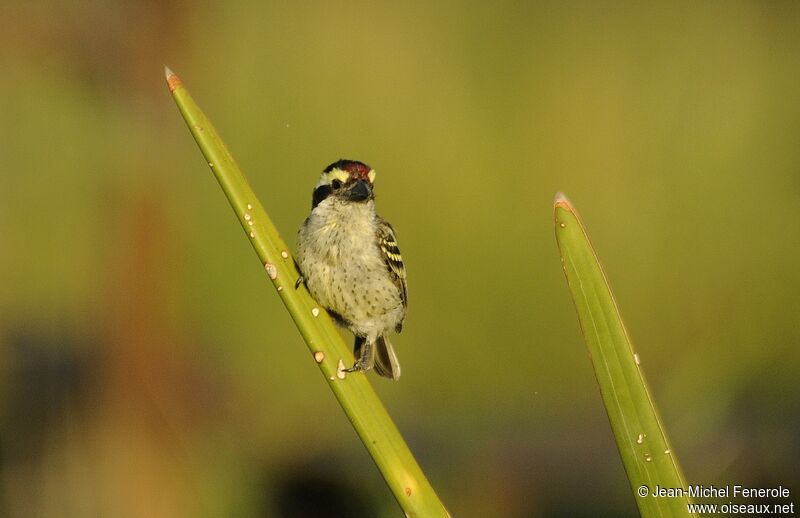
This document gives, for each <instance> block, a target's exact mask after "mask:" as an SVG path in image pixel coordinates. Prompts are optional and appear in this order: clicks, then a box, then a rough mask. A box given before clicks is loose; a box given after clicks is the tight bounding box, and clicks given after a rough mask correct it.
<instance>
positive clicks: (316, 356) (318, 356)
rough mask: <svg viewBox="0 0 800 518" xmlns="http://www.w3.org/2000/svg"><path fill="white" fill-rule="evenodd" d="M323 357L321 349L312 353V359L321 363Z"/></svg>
mask: <svg viewBox="0 0 800 518" xmlns="http://www.w3.org/2000/svg"><path fill="white" fill-rule="evenodd" d="M324 359H325V353H324V352H322V351H317V352H315V353H314V361H315V362H317V363H322V360H324Z"/></svg>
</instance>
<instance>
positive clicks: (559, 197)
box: [553, 191, 572, 211]
mask: <svg viewBox="0 0 800 518" xmlns="http://www.w3.org/2000/svg"><path fill="white" fill-rule="evenodd" d="M553 206H554V207H555V208H558V207H561V208H562V209H566V210H569V211H572V203H570V201H569V198H567V196H566V195H565V194H564V193H563V192H560V191H559V192H557V193H556V195H555V197H554V198H553Z"/></svg>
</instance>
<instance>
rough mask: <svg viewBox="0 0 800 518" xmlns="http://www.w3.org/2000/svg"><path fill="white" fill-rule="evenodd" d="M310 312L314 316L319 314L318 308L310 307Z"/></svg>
mask: <svg viewBox="0 0 800 518" xmlns="http://www.w3.org/2000/svg"><path fill="white" fill-rule="evenodd" d="M311 314H312V315H314V316H315V317H318V316H319V308H312V309H311Z"/></svg>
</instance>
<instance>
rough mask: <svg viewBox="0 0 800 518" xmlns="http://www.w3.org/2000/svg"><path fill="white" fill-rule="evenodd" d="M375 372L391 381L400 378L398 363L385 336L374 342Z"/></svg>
mask: <svg viewBox="0 0 800 518" xmlns="http://www.w3.org/2000/svg"><path fill="white" fill-rule="evenodd" d="M375 372H377V373H378V374H380V375H381V376H383V377H384V378H389V379H392V380H395V381H396V380H397V379H398V378H400V362H398V361H397V355H396V354H395V353H394V348H393V347H392V344H391V342H389V339H388V338H386V337H385V336H379V337H378V339H377V340H375Z"/></svg>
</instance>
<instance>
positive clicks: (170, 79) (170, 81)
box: [164, 66, 183, 92]
mask: <svg viewBox="0 0 800 518" xmlns="http://www.w3.org/2000/svg"><path fill="white" fill-rule="evenodd" d="M164 77H166V78H167V86H168V87H169V91H170V92H174V91H175V89H176V88H178V87H179V86H181V84H183V83H182V82H181V78H180V77H178V76H177V75H175V72H173V71H172V69H171V68H169V67H168V66H165V67H164Z"/></svg>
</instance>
